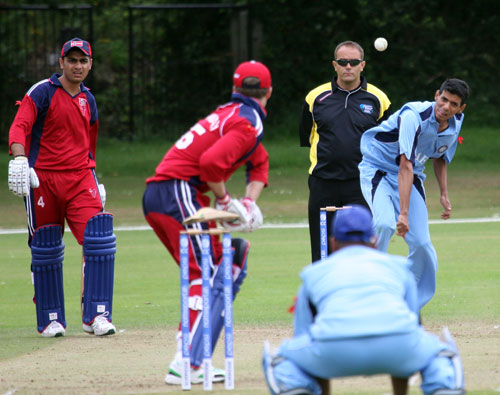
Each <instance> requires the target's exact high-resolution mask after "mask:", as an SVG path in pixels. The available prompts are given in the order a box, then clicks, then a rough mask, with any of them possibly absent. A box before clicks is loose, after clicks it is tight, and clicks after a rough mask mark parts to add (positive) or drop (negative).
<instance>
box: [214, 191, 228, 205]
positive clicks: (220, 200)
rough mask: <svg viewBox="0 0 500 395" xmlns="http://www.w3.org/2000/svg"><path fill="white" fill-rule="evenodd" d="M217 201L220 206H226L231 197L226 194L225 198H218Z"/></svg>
mask: <svg viewBox="0 0 500 395" xmlns="http://www.w3.org/2000/svg"><path fill="white" fill-rule="evenodd" d="M215 200H216V201H217V203H218V204H220V205H224V204H228V203H229V202H230V201H231V196H229V193H227V192H226V194H225V195H224V196H223V197H221V198H218V197H216V198H215Z"/></svg>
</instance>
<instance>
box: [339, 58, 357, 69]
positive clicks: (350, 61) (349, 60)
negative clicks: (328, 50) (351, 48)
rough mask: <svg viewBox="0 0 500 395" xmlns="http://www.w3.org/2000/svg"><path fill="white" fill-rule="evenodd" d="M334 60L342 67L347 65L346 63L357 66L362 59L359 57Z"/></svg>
mask: <svg viewBox="0 0 500 395" xmlns="http://www.w3.org/2000/svg"><path fill="white" fill-rule="evenodd" d="M336 62H337V63H338V64H339V65H340V66H342V67H345V66H347V64H350V65H351V66H353V67H354V66H357V65H359V64H360V63H361V62H362V60H361V59H337V60H336Z"/></svg>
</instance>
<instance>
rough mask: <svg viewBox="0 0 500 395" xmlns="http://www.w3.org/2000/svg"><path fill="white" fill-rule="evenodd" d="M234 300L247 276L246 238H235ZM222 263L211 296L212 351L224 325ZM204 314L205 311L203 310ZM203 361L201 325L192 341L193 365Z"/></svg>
mask: <svg viewBox="0 0 500 395" xmlns="http://www.w3.org/2000/svg"><path fill="white" fill-rule="evenodd" d="M232 248H233V301H234V299H236V295H237V294H238V292H239V290H240V288H241V285H242V284H243V280H244V279H245V277H246V276H247V259H248V252H249V250H250V243H249V242H248V241H246V240H244V239H233V240H232ZM221 266H222V264H221V265H219V267H218V269H217V273H216V274H215V277H214V282H213V287H212V297H211V302H212V303H211V306H210V313H211V317H212V319H211V322H212V353H213V351H214V349H215V346H216V344H217V340H218V339H219V336H220V333H221V331H222V327H223V326H224V278H223V270H222V267H221ZM235 275H236V278H235ZM202 314H203V312H202ZM202 361H203V331H202V327H201V325H199V326H198V327H197V328H196V330H195V332H194V334H193V339H192V341H191V365H193V366H201V364H202Z"/></svg>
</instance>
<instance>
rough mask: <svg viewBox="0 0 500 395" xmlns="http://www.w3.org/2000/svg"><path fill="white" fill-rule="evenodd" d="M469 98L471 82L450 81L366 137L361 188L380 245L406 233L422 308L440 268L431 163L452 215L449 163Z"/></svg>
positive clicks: (445, 206)
mask: <svg viewBox="0 0 500 395" xmlns="http://www.w3.org/2000/svg"><path fill="white" fill-rule="evenodd" d="M468 96H469V87H468V85H467V83H466V82H464V81H462V80H459V79H456V78H452V79H448V80H446V81H445V82H444V83H443V84H442V85H441V87H440V88H439V90H437V91H436V93H435V97H434V99H435V100H434V101H433V102H410V103H406V104H405V105H404V106H403V107H401V109H399V110H398V111H397V112H395V113H394V114H393V115H392V116H390V117H389V118H388V119H387V120H386V121H384V122H383V123H381V124H380V125H379V126H376V127H373V128H371V129H369V130H367V131H366V132H365V133H364V134H363V136H362V137H361V147H360V148H361V153H362V155H363V159H362V161H361V163H360V164H359V171H360V180H361V190H362V192H363V196H364V198H365V200H366V202H367V203H368V204H369V205H370V208H371V210H372V213H373V220H374V222H375V228H376V230H377V234H378V245H377V247H378V249H379V250H381V251H387V248H388V246H389V241H390V239H391V237H392V235H393V234H394V232H395V231H397V234H398V235H399V236H402V237H404V239H405V241H406V243H407V244H408V248H409V255H408V259H409V260H410V261H411V263H412V266H411V270H412V272H413V274H414V275H415V279H416V281H417V290H418V304H419V307H420V308H422V307H423V306H424V305H425V304H426V303H427V302H429V300H430V299H431V298H432V297H433V296H434V293H435V291H436V271H437V266H438V263H437V255H436V251H435V250H434V247H433V245H432V242H431V237H430V233H429V223H428V222H429V221H428V214H427V206H426V203H425V190H424V180H425V173H424V170H425V163H426V162H427V160H428V159H432V164H433V167H434V173H435V175H436V178H437V181H438V184H439V189H440V202H441V205H442V206H443V213H442V214H441V218H442V219H448V218H450V215H451V203H450V199H449V197H448V186H447V165H448V163H450V162H451V160H452V158H453V156H454V155H455V151H456V149H457V140H458V134H459V133H460V128H461V127H462V123H463V120H464V114H463V111H464V109H465V106H466V104H465V102H466V101H467V97H468Z"/></svg>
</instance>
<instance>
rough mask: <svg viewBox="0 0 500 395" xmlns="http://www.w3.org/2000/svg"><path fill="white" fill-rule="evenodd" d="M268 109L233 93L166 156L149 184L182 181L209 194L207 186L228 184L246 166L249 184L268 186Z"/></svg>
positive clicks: (148, 180)
mask: <svg viewBox="0 0 500 395" xmlns="http://www.w3.org/2000/svg"><path fill="white" fill-rule="evenodd" d="M265 117H266V112H265V110H264V108H263V107H262V106H261V105H260V104H259V103H258V102H257V101H256V100H254V99H252V98H250V97H246V96H243V95H241V94H239V93H233V96H232V101H231V102H229V103H227V104H224V105H222V106H220V107H218V108H217V109H216V110H215V111H214V112H212V113H211V114H210V115H208V116H207V117H205V118H204V119H202V120H200V121H198V122H197V123H196V124H195V125H194V126H193V127H192V128H191V129H190V130H189V131H187V132H186V133H185V134H184V135H183V136H182V137H181V138H180V139H179V140H178V141H177V142H176V143H175V144H174V145H173V146H172V148H170V150H169V151H168V152H167V153H166V154H165V156H164V157H163V160H162V161H161V162H160V164H159V165H158V167H157V168H156V172H155V175H154V176H153V177H151V178H148V179H147V180H146V183H149V182H152V181H164V180H171V179H181V180H186V181H189V182H191V183H192V184H194V185H197V186H198V189H200V190H201V191H206V190H208V186H207V185H206V183H207V182H208V181H209V182H220V181H224V182H225V181H227V180H228V179H229V177H230V176H231V175H232V174H233V173H234V172H235V171H236V170H237V169H238V168H239V167H240V166H242V165H244V164H245V165H246V171H247V182H250V181H261V182H263V183H264V184H265V185H267V182H268V170H269V156H268V154H267V151H266V149H265V148H264V146H263V145H262V143H261V140H262V137H263V136H264V127H263V122H262V121H263V120H264V119H265Z"/></svg>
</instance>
